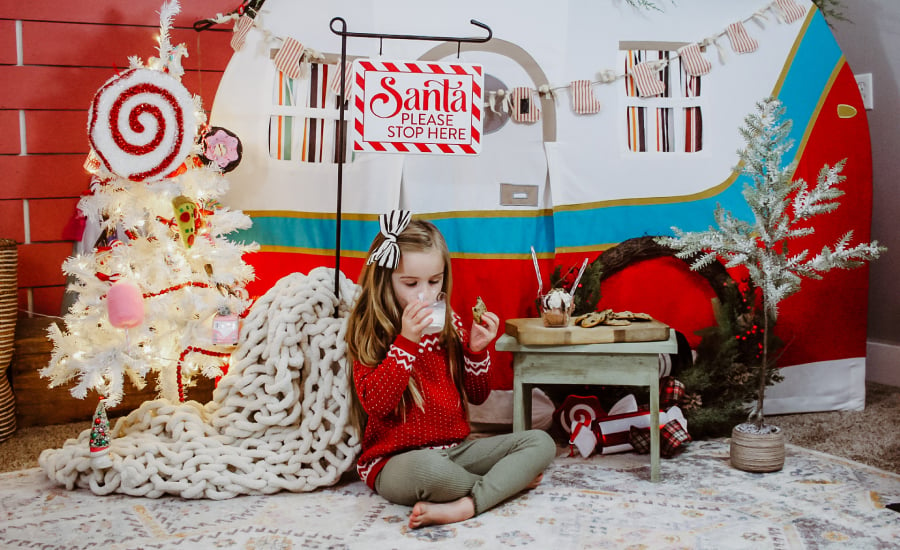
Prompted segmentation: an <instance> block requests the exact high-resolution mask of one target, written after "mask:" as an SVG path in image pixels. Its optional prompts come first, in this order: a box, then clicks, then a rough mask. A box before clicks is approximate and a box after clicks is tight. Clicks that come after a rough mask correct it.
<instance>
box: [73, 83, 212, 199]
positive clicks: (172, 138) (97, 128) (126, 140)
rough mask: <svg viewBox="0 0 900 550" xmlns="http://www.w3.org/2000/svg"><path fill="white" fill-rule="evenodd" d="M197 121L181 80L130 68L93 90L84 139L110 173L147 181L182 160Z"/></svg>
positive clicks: (191, 99)
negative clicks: (95, 91)
mask: <svg viewBox="0 0 900 550" xmlns="http://www.w3.org/2000/svg"><path fill="white" fill-rule="evenodd" d="M197 125H198V121H197V117H196V115H195V113H194V98H193V96H192V95H191V93H190V92H188V90H187V88H185V87H184V86H183V85H182V84H181V82H179V81H178V80H176V79H175V78H173V77H171V76H169V75H167V74H166V73H162V72H159V71H154V70H151V69H130V70H128V71H125V72H123V73H122V74H121V75H118V76H115V77H113V78H111V79H109V80H108V81H107V82H106V83H105V84H104V85H103V86H102V87H101V88H100V89H99V90H98V91H97V94H96V95H95V96H94V100H93V101H92V102H91V108H90V111H89V113H88V139H89V140H90V142H91V146H92V147H93V149H94V151H95V152H96V154H97V156H99V157H100V160H101V161H102V163H103V165H104V166H105V167H106V168H107V169H108V170H109V171H110V172H112V173H114V174H116V175H118V176H121V177H123V178H127V179H130V180H132V181H147V182H151V181H158V180H161V179H163V178H165V177H166V176H167V175H169V174H170V173H171V172H172V171H174V170H175V169H177V168H178V167H179V166H180V165H181V164H182V163H183V162H184V160H185V159H186V158H187V156H188V155H189V154H190V152H191V150H192V149H193V147H194V140H195V139H196V137H197Z"/></svg>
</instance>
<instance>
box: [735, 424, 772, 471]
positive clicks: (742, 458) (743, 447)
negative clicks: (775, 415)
mask: <svg viewBox="0 0 900 550" xmlns="http://www.w3.org/2000/svg"><path fill="white" fill-rule="evenodd" d="M731 465H732V466H733V467H735V468H737V469H738V470H744V471H745V472H777V471H778V470H780V469H781V468H782V467H784V431H783V430H782V429H781V428H776V430H775V431H774V432H772V433H765V434H758V433H750V432H744V431H741V430H739V429H738V428H737V427H735V428H734V429H733V430H731Z"/></svg>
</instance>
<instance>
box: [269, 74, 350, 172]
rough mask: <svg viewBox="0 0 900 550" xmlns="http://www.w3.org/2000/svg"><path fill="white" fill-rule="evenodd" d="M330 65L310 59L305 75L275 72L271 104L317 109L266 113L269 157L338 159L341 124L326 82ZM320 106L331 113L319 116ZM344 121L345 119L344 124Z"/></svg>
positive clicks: (301, 159) (314, 159)
mask: <svg viewBox="0 0 900 550" xmlns="http://www.w3.org/2000/svg"><path fill="white" fill-rule="evenodd" d="M333 69H334V68H333V67H330V66H329V65H326V64H323V63H312V64H310V69H309V75H308V77H303V78H297V79H295V78H289V77H287V76H285V74H284V73H282V72H280V71H279V72H278V73H277V74H276V77H275V78H276V80H275V86H274V97H273V98H272V99H273V104H274V105H276V106H288V107H302V108H305V109H310V110H312V109H315V110H316V112H315V113H310V114H317V115H319V116H300V115H296V116H295V115H272V116H271V117H269V154H270V156H271V157H272V158H274V159H278V160H293V161H297V162H310V163H323V162H328V163H334V162H337V161H338V154H339V151H338V150H337V148H336V147H335V137H336V135H337V129H338V125H339V124H340V121H339V120H338V116H339V111H338V106H339V105H338V104H339V100H338V98H337V97H336V96H335V94H334V93H332V92H331V90H330V88H329V86H328V82H329V81H328V76H329V74H328V73H329V70H333ZM329 101H330V102H331V106H330V107H329V104H328V102H329ZM321 110H328V111H333V113H334V114H333V116H322V114H323V113H322V111H321ZM329 114H330V113H329ZM346 124H347V122H346V121H345V122H344V125H345V128H346Z"/></svg>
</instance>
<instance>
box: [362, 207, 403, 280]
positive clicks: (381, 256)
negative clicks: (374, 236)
mask: <svg viewBox="0 0 900 550" xmlns="http://www.w3.org/2000/svg"><path fill="white" fill-rule="evenodd" d="M411 218H412V213H411V212H410V211H409V210H391V211H390V212H388V213H387V214H381V215H380V216H378V223H379V225H380V226H381V234H382V235H384V241H383V242H382V243H381V244H380V245H378V248H376V249H375V251H374V252H372V254H371V255H370V256H369V259H368V260H367V261H366V264H367V265H368V264H371V263H377V264H378V265H380V266H381V267H386V268H388V269H394V268H396V267H397V265H398V264H399V263H400V246H399V245H398V244H397V235H399V234H400V233H403V230H404V229H406V226H407V225H409V220H410V219H411Z"/></svg>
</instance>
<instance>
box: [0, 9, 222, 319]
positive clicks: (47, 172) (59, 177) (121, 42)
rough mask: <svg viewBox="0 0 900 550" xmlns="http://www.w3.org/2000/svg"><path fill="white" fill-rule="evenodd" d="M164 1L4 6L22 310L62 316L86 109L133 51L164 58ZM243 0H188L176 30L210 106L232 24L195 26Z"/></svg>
mask: <svg viewBox="0 0 900 550" xmlns="http://www.w3.org/2000/svg"><path fill="white" fill-rule="evenodd" d="M162 4H163V0H129V1H128V2H122V1H121V0H94V1H92V2H51V1H49V0H35V1H32V2H8V1H6V0H4V1H3V2H2V4H0V173H2V174H3V182H2V183H0V237H3V238H11V239H15V240H16V242H18V243H19V247H18V250H19V274H18V276H19V307H20V309H21V310H22V312H21V313H20V316H27V315H30V313H28V312H32V313H36V314H40V315H53V316H55V315H59V314H60V308H61V304H62V299H63V294H64V292H65V276H64V274H63V273H62V269H61V265H62V262H63V261H64V260H65V259H66V257H68V256H69V255H71V253H72V246H73V243H72V242H71V241H67V240H65V239H64V238H63V230H64V228H65V227H66V225H67V224H68V223H69V221H70V220H71V219H72V216H73V215H74V214H75V212H76V205H77V203H78V198H79V197H80V196H81V194H82V193H83V192H84V191H86V190H87V188H88V184H89V181H90V180H89V177H88V175H87V174H86V173H85V171H84V169H83V168H82V164H83V162H84V158H85V155H86V154H87V152H88V149H89V145H88V141H87V136H86V134H85V127H86V124H87V110H88V107H89V106H90V103H91V100H92V98H93V97H94V93H95V92H96V91H97V89H98V88H99V87H100V86H101V85H102V84H103V83H104V82H105V81H106V80H108V79H109V78H111V77H112V76H114V75H115V74H116V72H117V71H118V70H121V69H123V68H125V67H127V66H128V57H129V56H138V57H140V58H141V59H143V60H145V61H146V59H147V58H149V57H152V56H155V55H157V53H158V52H157V50H156V47H157V41H156V37H157V35H158V34H159V10H160V8H161V6H162ZM239 4H240V0H182V2H181V13H180V14H178V16H176V18H175V27H176V28H175V29H173V31H172V32H171V41H172V43H173V44H179V43H184V44H185V46H187V49H188V54H189V55H188V57H187V58H185V59H184V60H183V63H182V64H183V66H184V68H185V71H186V73H185V75H184V77H183V78H182V82H183V83H184V85H185V86H186V87H187V88H188V90H190V91H191V92H192V93H194V94H198V95H200V97H201V98H202V99H203V104H204V105H205V106H206V108H207V109H209V108H210V107H211V106H212V102H213V99H214V98H215V93H216V89H217V88H218V86H219V80H220V79H221V76H222V71H224V70H225V66H226V65H227V64H228V60H229V59H230V57H231V53H232V51H231V47H230V46H229V41H230V40H231V32H230V31H231V29H230V26H231V25H230V24H227V25H220V26H218V27H216V29H217V31H206V32H201V33H198V32H195V31H194V30H193V28H192V27H191V26H192V24H193V23H194V21H196V20H198V19H205V18H207V17H213V16H215V15H216V14H217V13H228V12H230V11H232V10H233V9H235V8H236V7H237V6H238V5H239Z"/></svg>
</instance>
